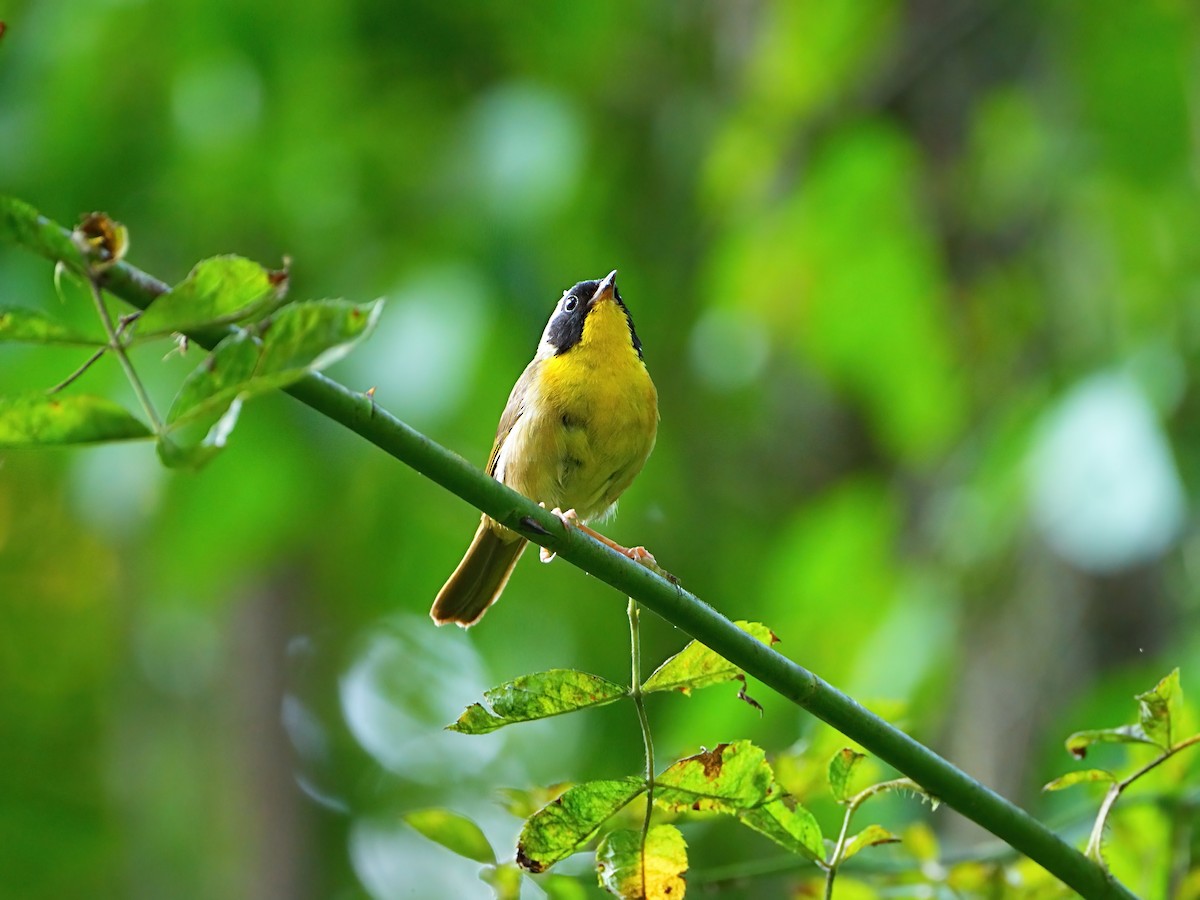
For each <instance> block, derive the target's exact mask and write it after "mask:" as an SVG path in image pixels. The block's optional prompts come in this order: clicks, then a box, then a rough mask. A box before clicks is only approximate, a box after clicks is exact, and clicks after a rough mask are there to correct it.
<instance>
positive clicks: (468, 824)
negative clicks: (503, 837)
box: [404, 809, 496, 864]
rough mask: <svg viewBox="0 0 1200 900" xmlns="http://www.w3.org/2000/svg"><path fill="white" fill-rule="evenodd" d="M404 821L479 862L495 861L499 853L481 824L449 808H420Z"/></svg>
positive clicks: (430, 837) (409, 814) (456, 851)
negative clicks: (493, 847) (494, 848)
mask: <svg viewBox="0 0 1200 900" xmlns="http://www.w3.org/2000/svg"><path fill="white" fill-rule="evenodd" d="M404 821H405V822H407V823H408V824H409V825H411V826H412V827H413V828H415V829H416V830H417V831H419V832H421V834H423V835H425V837H427V838H429V839H430V840H431V841H435V842H437V843H439V844H441V845H442V846H443V847H445V848H447V849H448V850H453V851H454V852H455V853H457V854H458V855H459V856H465V857H467V859H473V860H475V861H476V862H481V863H485V864H486V863H490V864H495V862H496V853H495V851H493V850H492V845H491V844H490V843H488V839H487V837H486V836H485V835H484V833H483V831H482V830H481V829H480V827H479V826H478V825H476V824H475V823H474V822H472V821H471V820H470V819H468V818H467V817H466V816H460V815H459V814H458V813H455V812H451V811H450V810H448V809H418V810H414V811H413V812H410V813H406V814H405V816H404Z"/></svg>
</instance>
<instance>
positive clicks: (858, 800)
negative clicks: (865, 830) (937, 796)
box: [825, 778, 924, 900]
mask: <svg viewBox="0 0 1200 900" xmlns="http://www.w3.org/2000/svg"><path fill="white" fill-rule="evenodd" d="M885 791H917V792H920V793H924V792H923V791H922V790H921V787H920V785H918V784H917V783H916V782H914V781H913V780H912V779H911V778H895V779H893V780H891V781H881V782H879V783H878V784H873V785H871V786H870V787H868V788H863V790H861V791H859V792H858V793H857V794H855V795H854V796H853V797H851V798H850V799H849V800H847V801H846V815H844V816H843V817H842V830H841V832H839V833H838V839H837V843H836V844H835V845H834V847H833V853H832V854H830V856H829V862H828V864H827V867H826V869H825V900H832V897H833V880H834V879H835V878H837V873H838V867H839V866H841V864H842V854H843V853H845V852H846V835H847V833H848V832H849V831H850V819H851V818H853V816H854V813H855V812H857V811H858V808H859V807H860V806H862V805H863V804H864V803H866V802H867V801H868V800H870V799H871V798H872V797H874V796H875V795H876V794H882V793H884V792H885Z"/></svg>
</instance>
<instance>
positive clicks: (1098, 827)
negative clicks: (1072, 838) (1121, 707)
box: [1084, 734, 1200, 869]
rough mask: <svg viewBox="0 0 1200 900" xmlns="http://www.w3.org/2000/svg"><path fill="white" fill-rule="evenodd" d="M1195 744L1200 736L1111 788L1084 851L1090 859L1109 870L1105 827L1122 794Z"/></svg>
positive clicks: (1148, 764)
mask: <svg viewBox="0 0 1200 900" xmlns="http://www.w3.org/2000/svg"><path fill="white" fill-rule="evenodd" d="M1194 744H1200V734H1194V735H1192V736H1191V737H1190V738H1187V739H1186V740H1182V741H1180V742H1179V743H1178V744H1176V745H1175V746H1174V747H1171V748H1170V749H1169V750H1166V751H1164V752H1163V754H1162V756H1156V757H1155V758H1154V759H1152V760H1150V762H1148V763H1146V765H1144V766H1142V767H1141V768H1140V769H1138V770H1137V771H1136V772H1134V773H1133V774H1132V775H1128V776H1126V777H1125V778H1123V779H1121V780H1120V781H1118V782H1115V783H1114V784H1113V785H1112V786H1111V787H1109V789H1108V793H1107V794H1105V795H1104V802H1103V803H1101V804H1100V811H1099V812H1098V813H1097V814H1096V824H1095V825H1093V826H1092V834H1091V837H1089V838H1088V842H1087V849H1086V850H1085V851H1084V853H1085V854H1086V855H1087V857H1088V858H1089V859H1091V860H1093V861H1094V862H1096V863H1097V864H1098V865H1100V866H1103V867H1104V868H1105V869H1107V868H1108V865H1107V863H1105V862H1104V856H1103V855H1102V854H1101V852H1100V844H1101V841H1103V839H1104V826H1105V825H1106V824H1107V823H1108V814H1109V813H1111V812H1112V808H1113V807H1114V806H1115V805H1116V803H1117V800H1118V799H1120V797H1121V794H1123V793H1124V792H1125V789H1126V788H1127V787H1129V786H1130V785H1131V784H1133V783H1134V782H1135V781H1137V780H1138V779H1139V778H1141V777H1142V776H1143V775H1145V774H1146V773H1147V772H1150V771H1151V770H1153V769H1155V768H1157V767H1158V766H1160V765H1162V764H1163V763H1164V762H1166V761H1167V760H1168V759H1170V758H1171V757H1172V756H1174V755H1175V754H1176V753H1178V752H1179V751H1180V750H1186V749H1187V748H1188V747H1191V746H1193V745H1194Z"/></svg>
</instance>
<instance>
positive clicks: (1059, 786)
mask: <svg viewBox="0 0 1200 900" xmlns="http://www.w3.org/2000/svg"><path fill="white" fill-rule="evenodd" d="M1116 780H1117V776H1116V775H1114V774H1113V773H1112V772H1108V771H1105V770H1104V769H1080V770H1079V771H1077V772H1068V773H1067V774H1066V775H1060V776H1059V777H1058V778H1055V779H1054V780H1053V781H1051V782H1049V783H1048V784H1046V785H1044V786H1043V787H1042V790H1043V791H1061V790H1063V789H1064V788H1069V787H1073V786H1075V785H1077V784H1085V783H1087V782H1096V781H1106V782H1108V783H1109V784H1112V783H1113V782H1114V781H1116Z"/></svg>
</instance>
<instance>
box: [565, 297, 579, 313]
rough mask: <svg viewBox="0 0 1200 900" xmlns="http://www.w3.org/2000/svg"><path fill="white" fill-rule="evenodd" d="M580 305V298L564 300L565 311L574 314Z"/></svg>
mask: <svg viewBox="0 0 1200 900" xmlns="http://www.w3.org/2000/svg"><path fill="white" fill-rule="evenodd" d="M578 305H579V298H578V297H575V296H571V297H567V298H566V299H565V300H563V311H564V312H574V311H575V307H576V306H578Z"/></svg>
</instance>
